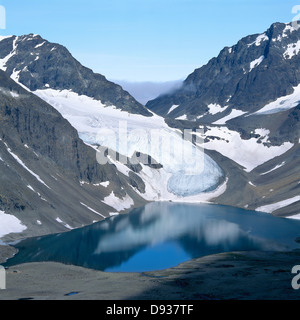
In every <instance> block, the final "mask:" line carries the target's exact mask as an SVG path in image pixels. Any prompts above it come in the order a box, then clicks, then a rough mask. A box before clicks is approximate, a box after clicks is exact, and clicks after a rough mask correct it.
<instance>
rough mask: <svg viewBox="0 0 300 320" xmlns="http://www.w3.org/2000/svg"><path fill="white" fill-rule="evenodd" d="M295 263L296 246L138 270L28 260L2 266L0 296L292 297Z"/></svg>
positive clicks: (299, 254) (298, 257)
mask: <svg viewBox="0 0 300 320" xmlns="http://www.w3.org/2000/svg"><path fill="white" fill-rule="evenodd" d="M2 249H3V248H2ZM6 250H9V251H10V254H12V251H11V249H6ZM2 254H3V252H2ZM297 264H300V251H299V250H295V251H292V252H256V251H255V252H231V253H221V254H216V255H211V256H206V257H202V258H199V259H194V260H191V261H188V262H185V263H182V264H180V265H178V266H177V267H174V268H170V269H166V270H162V271H155V272H144V273H108V272H101V271H96V270H91V269H86V268H82V267H76V266H72V265H64V264H60V263H55V262H44V263H28V264H22V265H18V266H14V267H10V268H8V269H7V270H6V282H7V289H6V290H1V291H0V300H232V299H233V300H298V299H300V291H299V290H294V289H293V288H292V285H291V282H292V279H293V277H294V276H295V275H293V274H292V273H291V270H292V268H293V266H294V265H297Z"/></svg>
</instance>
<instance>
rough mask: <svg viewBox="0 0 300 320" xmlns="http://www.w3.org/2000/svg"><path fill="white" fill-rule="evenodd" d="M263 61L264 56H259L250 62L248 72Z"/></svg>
mask: <svg viewBox="0 0 300 320" xmlns="http://www.w3.org/2000/svg"><path fill="white" fill-rule="evenodd" d="M264 59H265V56H260V57H259V58H258V59H255V60H253V61H252V62H250V70H249V72H251V71H252V70H253V69H254V68H256V67H258V66H259V65H260V64H261V63H262V62H263V61H264Z"/></svg>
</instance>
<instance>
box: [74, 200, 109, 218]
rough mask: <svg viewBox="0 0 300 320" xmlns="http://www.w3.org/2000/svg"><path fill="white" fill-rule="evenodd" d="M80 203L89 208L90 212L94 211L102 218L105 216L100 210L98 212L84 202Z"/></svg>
mask: <svg viewBox="0 0 300 320" xmlns="http://www.w3.org/2000/svg"><path fill="white" fill-rule="evenodd" d="M80 204H81V205H82V206H84V207H86V208H87V209H89V210H90V211H92V212H94V213H96V214H98V215H99V216H101V217H102V218H104V219H105V218H106V217H105V216H104V215H103V214H101V213H100V212H98V211H96V210H94V209H92V208H90V207H89V206H87V205H86V204H84V203H83V202H80Z"/></svg>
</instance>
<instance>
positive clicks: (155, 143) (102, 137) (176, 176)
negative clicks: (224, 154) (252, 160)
mask: <svg viewBox="0 0 300 320" xmlns="http://www.w3.org/2000/svg"><path fill="white" fill-rule="evenodd" d="M34 93H35V94H36V95H37V96H39V97H40V98H42V99H43V100H44V101H46V102H47V103H49V104H50V105H52V106H53V107H54V108H55V109H56V110H57V111H59V112H60V113H61V114H62V116H63V117H64V118H65V119H67V120H68V121H69V122H70V123H71V125H72V126H73V127H74V128H75V129H76V130H77V131H78V133H79V136H80V138H81V139H82V140H83V141H84V142H85V143H86V144H89V145H91V146H93V147H94V148H95V149H97V148H96V146H101V147H102V148H103V147H105V148H104V149H106V148H108V150H109V157H108V159H109V160H110V162H112V163H113V164H115V165H116V167H117V169H118V170H119V171H121V172H122V173H124V174H126V175H128V173H129V171H130V170H129V169H128V167H127V166H126V163H123V162H122V161H121V160H120V158H119V159H117V157H116V155H117V153H119V154H121V155H122V156H123V157H122V156H121V158H122V159H123V160H126V159H128V158H129V159H131V161H133V162H134V161H137V160H140V161H141V159H142V158H143V156H142V155H149V156H151V158H152V159H154V160H155V161H156V163H160V164H161V165H162V168H160V169H159V170H157V169H153V168H151V166H148V163H143V161H142V168H143V169H142V171H141V172H139V173H136V174H138V175H139V176H140V177H141V178H142V179H143V181H144V182H145V184H146V192H145V194H141V196H142V197H144V198H146V199H147V200H174V201H176V200H178V199H182V198H185V199H189V200H190V201H200V200H199V199H200V198H201V199H202V200H203V199H204V200H208V199H210V198H211V197H212V196H213V195H215V194H214V192H213V191H216V192H217V193H219V192H221V190H222V191H223V192H224V191H225V190H224V187H225V185H224V184H223V185H222V187H221V188H217V187H218V186H219V182H220V181H221V179H222V178H223V172H222V170H221V168H220V167H219V166H218V164H217V163H216V162H215V161H214V160H213V159H212V158H210V157H209V156H208V155H207V154H205V152H204V149H203V148H202V147H201V143H197V146H195V145H194V144H193V143H192V141H191V137H192V135H191V133H190V132H188V133H187V135H186V136H185V135H184V136H183V135H182V133H181V132H179V130H178V129H173V128H170V127H169V126H168V125H167V124H166V123H165V121H164V119H163V118H162V117H160V116H158V115H156V114H154V113H153V115H152V117H144V116H142V115H137V114H130V113H129V112H126V111H123V110H120V109H117V108H116V107H114V106H106V105H104V104H102V103H101V102H100V101H98V100H95V99H93V98H90V97H87V96H83V95H78V94H77V93H75V92H72V91H70V90H61V91H58V90H54V89H44V90H37V91H35V92H34ZM197 136H201V135H200V134H198V135H197ZM198 142H199V141H198ZM137 152H138V153H140V154H139V155H137ZM98 154H99V153H97V156H98ZM147 159H148V157H147ZM102 160H103V159H102ZM219 187H220V186H219ZM199 194H205V196H204V197H200V198H199V197H197V195H199ZM194 196H196V197H194Z"/></svg>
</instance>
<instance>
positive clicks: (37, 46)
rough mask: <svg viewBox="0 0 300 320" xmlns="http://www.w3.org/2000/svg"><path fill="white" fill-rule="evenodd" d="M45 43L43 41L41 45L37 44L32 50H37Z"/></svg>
mask: <svg viewBox="0 0 300 320" xmlns="http://www.w3.org/2000/svg"><path fill="white" fill-rule="evenodd" d="M45 43H46V41H44V42H42V43H40V44H37V45H36V46H35V47H34V48H35V49H37V48H39V47H41V46H43V45H44V44H45Z"/></svg>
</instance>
